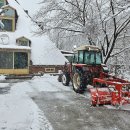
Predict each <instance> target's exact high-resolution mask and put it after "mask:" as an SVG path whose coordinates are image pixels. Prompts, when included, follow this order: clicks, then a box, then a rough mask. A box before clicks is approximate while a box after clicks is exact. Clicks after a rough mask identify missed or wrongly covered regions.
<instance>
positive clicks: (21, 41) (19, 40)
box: [16, 36, 31, 46]
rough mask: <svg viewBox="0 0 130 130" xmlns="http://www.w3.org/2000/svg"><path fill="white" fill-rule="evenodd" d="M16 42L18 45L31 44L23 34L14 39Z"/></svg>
mask: <svg viewBox="0 0 130 130" xmlns="http://www.w3.org/2000/svg"><path fill="white" fill-rule="evenodd" d="M16 43H17V45H19V46H31V41H30V40H29V39H27V38H26V37H24V36H23V37H20V38H18V39H16Z"/></svg>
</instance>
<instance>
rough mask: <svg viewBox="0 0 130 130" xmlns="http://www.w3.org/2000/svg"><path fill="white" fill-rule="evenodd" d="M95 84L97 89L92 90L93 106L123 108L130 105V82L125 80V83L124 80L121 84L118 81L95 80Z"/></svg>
mask: <svg viewBox="0 0 130 130" xmlns="http://www.w3.org/2000/svg"><path fill="white" fill-rule="evenodd" d="M93 83H94V86H95V88H91V89H90V93H91V103H92V105H93V106H95V105H107V104H111V105H114V106H116V105H118V106H121V105H124V104H130V83H129V82H127V81H125V80H124V82H123V80H122V82H119V81H118V80H117V79H100V78H94V80H93ZM97 85H98V87H97ZM99 86H100V87H99ZM101 86H104V87H101Z"/></svg>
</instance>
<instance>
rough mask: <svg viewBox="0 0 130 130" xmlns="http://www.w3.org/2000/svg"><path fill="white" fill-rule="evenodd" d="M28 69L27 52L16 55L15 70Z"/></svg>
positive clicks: (16, 53)
mask: <svg viewBox="0 0 130 130" xmlns="http://www.w3.org/2000/svg"><path fill="white" fill-rule="evenodd" d="M27 67H28V54H27V53H25V52H15V53H14V68H15V69H22V68H27Z"/></svg>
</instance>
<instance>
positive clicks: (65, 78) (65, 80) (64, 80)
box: [62, 73, 70, 86]
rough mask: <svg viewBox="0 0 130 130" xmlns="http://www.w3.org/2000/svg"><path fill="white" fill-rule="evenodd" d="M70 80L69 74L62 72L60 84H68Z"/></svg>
mask: <svg viewBox="0 0 130 130" xmlns="http://www.w3.org/2000/svg"><path fill="white" fill-rule="evenodd" d="M69 82H70V75H69V74H68V73H63V75H62V84H63V85H65V86H68V85H69Z"/></svg>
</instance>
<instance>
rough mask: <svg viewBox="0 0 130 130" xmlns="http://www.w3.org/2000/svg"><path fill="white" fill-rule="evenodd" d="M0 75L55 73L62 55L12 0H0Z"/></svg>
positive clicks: (63, 60) (62, 57) (59, 65)
mask: <svg viewBox="0 0 130 130" xmlns="http://www.w3.org/2000/svg"><path fill="white" fill-rule="evenodd" d="M0 20H1V23H2V24H3V25H4V27H3V28H0V61H1V62H0V74H18V75H19V74H20V75H21V74H29V73H38V72H39V71H40V72H41V71H42V72H46V73H48V72H49V73H56V72H58V70H59V69H62V66H63V65H64V63H65V61H67V60H66V58H65V57H64V56H63V55H62V54H61V52H60V51H59V50H58V49H57V48H56V46H55V44H54V43H52V41H50V39H49V37H48V36H46V35H44V36H40V37H37V36H34V34H33V33H32V32H33V30H35V28H36V27H34V25H33V22H32V21H31V19H30V17H29V16H28V15H27V14H26V12H25V11H24V10H23V8H22V7H21V6H20V5H19V4H18V3H17V2H16V1H15V0H0Z"/></svg>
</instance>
